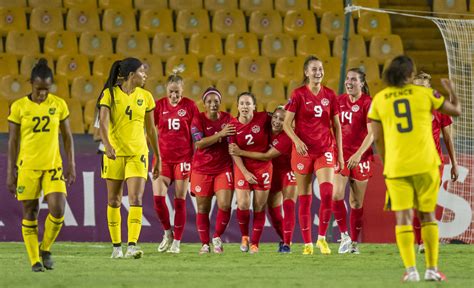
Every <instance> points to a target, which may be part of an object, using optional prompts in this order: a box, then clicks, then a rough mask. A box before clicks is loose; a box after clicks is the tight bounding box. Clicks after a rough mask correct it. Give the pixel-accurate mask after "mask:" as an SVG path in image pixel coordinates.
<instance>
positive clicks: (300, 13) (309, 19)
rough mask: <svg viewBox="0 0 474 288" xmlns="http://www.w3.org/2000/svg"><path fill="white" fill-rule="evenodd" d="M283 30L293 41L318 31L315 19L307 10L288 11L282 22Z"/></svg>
mask: <svg viewBox="0 0 474 288" xmlns="http://www.w3.org/2000/svg"><path fill="white" fill-rule="evenodd" d="M283 30H284V31H285V33H287V34H289V35H291V36H292V37H293V39H298V37H299V36H301V35H304V34H315V33H317V31H318V29H317V24H316V17H314V14H313V12H311V11H309V10H290V11H288V12H287V13H286V15H285V19H284V20H283Z"/></svg>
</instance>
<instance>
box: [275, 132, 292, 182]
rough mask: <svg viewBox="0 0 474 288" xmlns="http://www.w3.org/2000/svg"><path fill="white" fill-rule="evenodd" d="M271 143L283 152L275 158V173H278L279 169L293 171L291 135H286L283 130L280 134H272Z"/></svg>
mask: <svg viewBox="0 0 474 288" xmlns="http://www.w3.org/2000/svg"><path fill="white" fill-rule="evenodd" d="M271 138H272V139H271V140H272V142H271V145H272V147H273V148H275V149H276V150H278V152H280V153H281V155H280V156H278V157H276V158H273V160H272V163H273V174H275V175H276V174H277V173H278V171H281V172H288V171H291V148H292V144H293V142H292V141H291V139H290V137H288V135H286V133H285V131H281V132H280V133H278V134H276V135H275V134H272V137H271Z"/></svg>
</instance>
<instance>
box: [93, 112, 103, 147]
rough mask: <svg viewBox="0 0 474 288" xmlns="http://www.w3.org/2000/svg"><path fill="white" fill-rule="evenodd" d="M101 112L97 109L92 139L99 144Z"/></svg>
mask: <svg viewBox="0 0 474 288" xmlns="http://www.w3.org/2000/svg"><path fill="white" fill-rule="evenodd" d="M99 128H100V126H99V110H98V109H97V111H96V114H95V120H94V134H92V139H94V141H95V142H99V141H100V140H101V139H100V131H99Z"/></svg>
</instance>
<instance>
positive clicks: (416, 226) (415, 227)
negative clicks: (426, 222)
mask: <svg viewBox="0 0 474 288" xmlns="http://www.w3.org/2000/svg"><path fill="white" fill-rule="evenodd" d="M413 232H415V241H416V244H418V245H420V244H421V243H423V240H422V239H421V223H420V219H418V217H417V216H416V215H415V216H413Z"/></svg>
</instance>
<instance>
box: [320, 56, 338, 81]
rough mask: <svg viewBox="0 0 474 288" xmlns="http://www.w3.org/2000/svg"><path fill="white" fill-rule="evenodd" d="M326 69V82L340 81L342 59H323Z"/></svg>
mask: <svg viewBox="0 0 474 288" xmlns="http://www.w3.org/2000/svg"><path fill="white" fill-rule="evenodd" d="M322 62H323V67H324V78H323V81H324V80H326V81H327V80H330V79H334V80H335V81H339V77H340V69H341V59H340V58H336V57H330V58H325V59H322Z"/></svg>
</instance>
